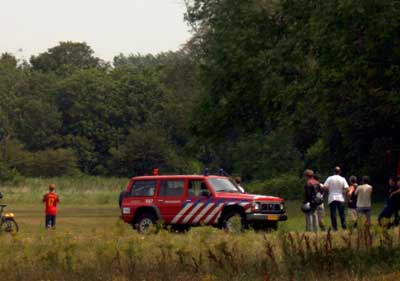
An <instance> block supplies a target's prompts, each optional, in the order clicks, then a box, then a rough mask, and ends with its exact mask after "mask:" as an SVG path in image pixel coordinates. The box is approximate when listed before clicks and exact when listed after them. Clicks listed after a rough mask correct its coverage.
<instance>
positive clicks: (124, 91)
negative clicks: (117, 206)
mask: <svg viewBox="0 0 400 281" xmlns="http://www.w3.org/2000/svg"><path fill="white" fill-rule="evenodd" d="M93 53H94V52H93V50H92V49H91V48H90V47H89V46H87V45H86V44H85V43H73V42H61V43H60V44H59V45H58V46H56V47H54V48H51V49H49V50H48V51H47V52H45V53H42V54H39V55H38V56H35V57H32V58H31V59H30V62H29V63H28V62H19V61H17V59H16V58H14V57H13V56H12V55H10V54H7V53H6V54H3V55H2V57H1V60H0V109H1V110H0V148H1V153H0V163H1V172H0V175H1V176H0V179H1V180H2V181H10V179H13V178H15V176H16V175H20V174H22V175H24V176H60V175H70V174H74V173H77V172H79V171H81V172H84V173H87V174H101V175H119V176H132V175H136V174H144V173H151V171H152V169H153V168H155V167H159V168H160V169H162V170H163V171H169V172H174V171H179V172H190V171H189V169H195V170H197V167H198V166H199V165H198V164H196V160H195V158H194V157H190V155H187V153H186V152H185V151H184V149H185V146H186V144H187V143H188V142H189V141H190V133H189V114H190V113H191V112H192V108H193V105H194V103H195V100H196V99H197V97H198V90H197V89H198V88H199V86H198V85H197V82H196V77H197V71H198V70H197V69H198V68H197V64H196V63H195V62H194V60H193V59H192V58H191V56H190V54H189V53H187V52H186V51H185V50H182V51H179V52H175V53H172V52H171V53H163V54H160V55H157V56H151V55H149V56H140V55H131V56H127V57H126V56H123V55H120V56H118V57H116V58H115V62H114V66H111V65H108V64H106V63H104V62H103V61H102V60H100V59H99V58H97V57H95V56H94V55H93ZM184 154H185V157H183V155H184ZM192 172H194V171H193V170H192Z"/></svg>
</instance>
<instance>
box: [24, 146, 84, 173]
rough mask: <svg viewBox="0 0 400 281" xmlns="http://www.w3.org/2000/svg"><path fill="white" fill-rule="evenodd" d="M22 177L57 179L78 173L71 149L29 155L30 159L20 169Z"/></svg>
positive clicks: (50, 150)
mask: <svg viewBox="0 0 400 281" xmlns="http://www.w3.org/2000/svg"><path fill="white" fill-rule="evenodd" d="M21 172H22V173H23V174H24V175H27V176H32V177H57V176H68V175H74V174H76V173H77V172H78V164H77V158H76V155H75V152H74V151H73V150H72V149H56V150H54V149H47V150H43V151H38V152H35V153H30V159H29V160H28V161H27V162H26V163H24V165H23V167H21Z"/></svg>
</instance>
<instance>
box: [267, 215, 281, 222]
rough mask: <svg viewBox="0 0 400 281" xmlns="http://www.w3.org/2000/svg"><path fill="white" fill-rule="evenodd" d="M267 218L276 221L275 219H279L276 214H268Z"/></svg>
mask: <svg viewBox="0 0 400 281" xmlns="http://www.w3.org/2000/svg"><path fill="white" fill-rule="evenodd" d="M267 219H268V220H270V221H277V220H279V216H278V215H268V216H267Z"/></svg>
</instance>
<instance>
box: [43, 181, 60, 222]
mask: <svg viewBox="0 0 400 281" xmlns="http://www.w3.org/2000/svg"><path fill="white" fill-rule="evenodd" d="M55 189H56V185H55V184H54V183H52V184H50V185H49V192H47V193H46V194H45V195H44V196H43V203H44V204H45V206H46V210H45V212H46V219H45V222H46V228H54V227H55V226H56V215H57V203H59V202H60V199H59V197H58V195H57V193H56V192H55Z"/></svg>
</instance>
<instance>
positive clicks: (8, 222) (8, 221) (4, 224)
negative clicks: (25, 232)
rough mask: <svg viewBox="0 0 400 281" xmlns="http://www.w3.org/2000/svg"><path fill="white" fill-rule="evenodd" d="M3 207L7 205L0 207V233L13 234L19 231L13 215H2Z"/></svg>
mask: <svg viewBox="0 0 400 281" xmlns="http://www.w3.org/2000/svg"><path fill="white" fill-rule="evenodd" d="M5 207H7V205H0V233H1V232H3V231H4V232H7V233H11V234H15V233H17V232H18V231H19V227H18V224H17V222H16V221H15V215H14V213H4V208H5ZM3 213H4V214H3Z"/></svg>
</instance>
